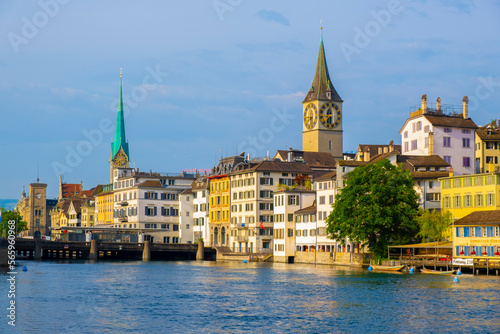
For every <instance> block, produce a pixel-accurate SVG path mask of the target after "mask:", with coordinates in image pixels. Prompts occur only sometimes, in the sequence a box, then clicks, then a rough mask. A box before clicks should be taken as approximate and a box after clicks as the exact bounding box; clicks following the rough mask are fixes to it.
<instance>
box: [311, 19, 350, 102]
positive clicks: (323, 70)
mask: <svg viewBox="0 0 500 334" xmlns="http://www.w3.org/2000/svg"><path fill="white" fill-rule="evenodd" d="M312 100H331V101H342V99H341V98H340V96H339V94H338V93H337V91H336V90H335V88H334V87H333V85H332V83H331V80H330V74H329V73H328V66H327V64H326V55H325V47H324V45H323V27H321V37H320V42H319V54H318V62H317V63H316V72H315V73H314V79H313V81H312V85H311V89H309V92H308V93H307V95H306V97H305V99H304V102H308V101H312Z"/></svg>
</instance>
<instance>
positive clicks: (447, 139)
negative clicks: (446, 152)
mask: <svg viewBox="0 0 500 334" xmlns="http://www.w3.org/2000/svg"><path fill="white" fill-rule="evenodd" d="M443 146H444V147H451V137H443Z"/></svg>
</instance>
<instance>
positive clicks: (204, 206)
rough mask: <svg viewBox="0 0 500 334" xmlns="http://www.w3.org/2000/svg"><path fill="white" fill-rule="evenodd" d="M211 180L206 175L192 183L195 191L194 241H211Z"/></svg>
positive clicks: (192, 188) (192, 189)
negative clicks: (209, 218) (209, 217)
mask: <svg viewBox="0 0 500 334" xmlns="http://www.w3.org/2000/svg"><path fill="white" fill-rule="evenodd" d="M208 186H209V181H208V179H207V178H206V177H199V178H197V179H196V180H195V181H194V182H193V183H192V184H191V191H192V192H193V206H194V208H193V242H196V241H198V240H203V241H204V242H210V229H209V224H208V222H209V220H208V214H209V205H208V201H209V195H210V192H209V188H208Z"/></svg>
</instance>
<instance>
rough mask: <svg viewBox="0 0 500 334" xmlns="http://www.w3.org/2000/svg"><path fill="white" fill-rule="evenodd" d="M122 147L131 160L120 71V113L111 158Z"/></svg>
mask: <svg viewBox="0 0 500 334" xmlns="http://www.w3.org/2000/svg"><path fill="white" fill-rule="evenodd" d="M120 147H121V148H122V149H123V152H124V153H125V154H126V155H127V158H128V159H129V160H130V155H129V152H128V143H127V138H126V136H125V118H124V115H123V98H122V74H121V72H120V96H119V98H118V113H117V114H116V128H115V138H114V141H113V142H112V143H111V159H113V158H114V157H115V155H116V153H118V151H119V150H120Z"/></svg>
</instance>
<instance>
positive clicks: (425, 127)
mask: <svg viewBox="0 0 500 334" xmlns="http://www.w3.org/2000/svg"><path fill="white" fill-rule="evenodd" d="M424 132H425V133H427V132H429V126H428V125H426V126H424Z"/></svg>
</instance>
